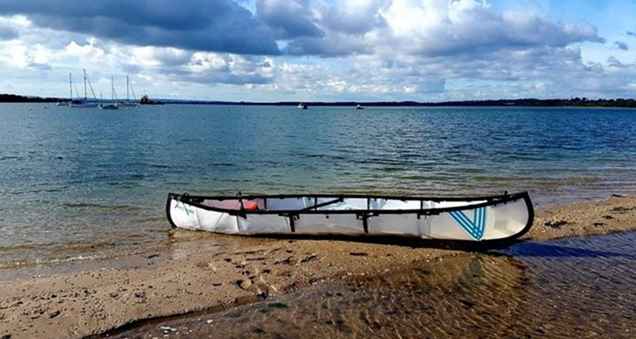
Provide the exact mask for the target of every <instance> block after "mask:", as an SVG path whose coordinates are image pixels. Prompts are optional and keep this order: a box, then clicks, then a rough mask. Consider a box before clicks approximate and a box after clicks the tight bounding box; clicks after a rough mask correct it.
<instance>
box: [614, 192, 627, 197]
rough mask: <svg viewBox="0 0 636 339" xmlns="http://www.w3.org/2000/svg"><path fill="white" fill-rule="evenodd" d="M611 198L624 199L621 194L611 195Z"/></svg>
mask: <svg viewBox="0 0 636 339" xmlns="http://www.w3.org/2000/svg"><path fill="white" fill-rule="evenodd" d="M612 197H613V198H625V196H624V195H623V194H616V193H614V194H612Z"/></svg>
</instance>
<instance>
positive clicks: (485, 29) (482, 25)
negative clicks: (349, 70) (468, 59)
mask: <svg viewBox="0 0 636 339" xmlns="http://www.w3.org/2000/svg"><path fill="white" fill-rule="evenodd" d="M384 16H385V18H386V20H387V22H388V25H389V28H390V31H389V32H388V34H390V35H391V36H392V38H393V40H394V42H388V43H387V44H385V45H388V46H390V47H391V48H395V47H396V44H397V46H399V47H400V48H404V49H406V50H409V51H410V52H412V53H416V54H423V55H429V56H443V55H456V54H461V53H474V52H475V51H477V52H479V51H492V50H502V49H515V48H516V49H524V48H531V47H541V46H552V47H563V46H567V45H570V44H572V43H577V42H584V41H591V42H604V39H603V38H601V37H600V36H599V35H598V32H597V30H596V28H594V27H593V26H591V25H586V24H581V25H575V24H557V23H553V22H551V21H548V20H547V19H544V18H541V17H538V16H536V15H533V14H528V13H521V12H503V13H498V12H496V11H494V10H493V9H492V8H490V7H489V6H487V5H486V4H485V3H483V2H478V1H474V0H458V1H430V2H416V1H410V0H395V1H394V2H393V3H392V4H391V6H389V8H388V9H387V10H386V11H385V13H384Z"/></svg>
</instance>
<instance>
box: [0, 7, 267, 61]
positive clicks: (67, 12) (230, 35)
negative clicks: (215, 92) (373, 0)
mask: <svg viewBox="0 0 636 339" xmlns="http://www.w3.org/2000/svg"><path fill="white" fill-rule="evenodd" d="M0 14H3V15H15V14H21V15H26V16H28V17H29V18H30V19H31V20H32V21H33V23H34V24H36V25H39V26H42V27H48V28H52V29H56V30H64V31H70V32H79V33H86V34H91V35H94V36H96V37H103V38H108V39H113V40H116V41H120V42H124V43H127V44H133V45H142V46H145V45H150V46H167V47H178V48H184V49H192V50H202V51H218V52H231V53H239V54H278V53H279V51H278V48H277V46H276V43H275V40H274V36H273V34H272V32H271V29H269V27H267V26H266V25H265V24H263V23H262V22H261V21H259V20H256V19H255V18H254V16H253V15H252V14H251V13H250V12H249V11H248V10H247V9H245V8H244V7H242V6H239V5H238V4H237V3H235V2H233V1H231V0H215V1H205V0H191V1H178V2H176V1H172V0H156V1H127V0H110V1H83V0H4V1H2V2H0Z"/></svg>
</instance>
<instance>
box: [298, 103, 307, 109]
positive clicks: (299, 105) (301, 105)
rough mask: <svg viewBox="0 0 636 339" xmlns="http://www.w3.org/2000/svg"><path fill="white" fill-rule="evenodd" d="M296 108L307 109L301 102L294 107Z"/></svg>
mask: <svg viewBox="0 0 636 339" xmlns="http://www.w3.org/2000/svg"><path fill="white" fill-rule="evenodd" d="M296 108H298V109H307V104H304V103H302V102H301V103H298V106H296Z"/></svg>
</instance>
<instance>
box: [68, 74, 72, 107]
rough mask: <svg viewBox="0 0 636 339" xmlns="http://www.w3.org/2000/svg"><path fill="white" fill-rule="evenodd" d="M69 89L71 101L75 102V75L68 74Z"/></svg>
mask: <svg viewBox="0 0 636 339" xmlns="http://www.w3.org/2000/svg"><path fill="white" fill-rule="evenodd" d="M68 89H69V93H70V97H69V99H70V100H71V101H73V73H71V72H69V73H68Z"/></svg>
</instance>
